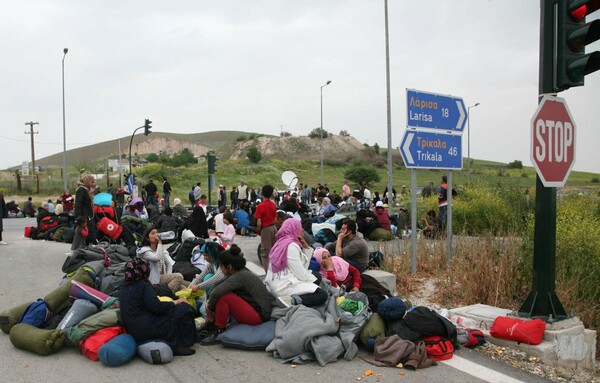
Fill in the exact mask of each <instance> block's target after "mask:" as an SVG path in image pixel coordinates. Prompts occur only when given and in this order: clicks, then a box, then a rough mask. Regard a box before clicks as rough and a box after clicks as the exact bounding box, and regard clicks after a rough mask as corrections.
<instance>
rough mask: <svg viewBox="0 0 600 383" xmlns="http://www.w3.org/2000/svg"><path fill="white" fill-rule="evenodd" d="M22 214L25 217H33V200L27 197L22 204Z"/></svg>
mask: <svg viewBox="0 0 600 383" xmlns="http://www.w3.org/2000/svg"><path fill="white" fill-rule="evenodd" d="M22 211H23V214H25V217H31V218H33V217H35V208H34V207H33V198H31V197H27V201H25V202H23V209H22Z"/></svg>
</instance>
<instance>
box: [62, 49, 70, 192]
mask: <svg viewBox="0 0 600 383" xmlns="http://www.w3.org/2000/svg"><path fill="white" fill-rule="evenodd" d="M68 51H69V48H65V49H63V58H62V96H63V100H62V101H63V105H62V106H63V191H64V190H67V130H66V125H65V57H66V56H67V52H68Z"/></svg>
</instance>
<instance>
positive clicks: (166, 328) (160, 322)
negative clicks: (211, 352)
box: [120, 258, 198, 355]
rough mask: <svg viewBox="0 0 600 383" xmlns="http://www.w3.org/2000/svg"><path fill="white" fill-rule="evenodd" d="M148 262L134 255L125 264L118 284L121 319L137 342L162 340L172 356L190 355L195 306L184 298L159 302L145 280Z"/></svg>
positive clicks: (193, 334) (195, 336)
mask: <svg viewBox="0 0 600 383" xmlns="http://www.w3.org/2000/svg"><path fill="white" fill-rule="evenodd" d="M149 276H150V265H149V264H148V262H147V261H146V260H144V259H142V258H134V259H132V260H131V261H129V262H127V263H126V265H125V281H124V283H123V286H122V287H121V295H120V303H121V320H122V321H123V326H124V327H125V330H126V331H127V333H128V334H130V335H131V336H133V337H134V339H135V340H136V341H137V342H138V343H142V342H146V341H150V340H162V341H164V342H166V343H167V344H168V345H169V346H170V347H171V348H172V349H173V354H174V355H192V354H195V353H196V351H195V350H194V349H192V348H190V347H192V346H193V345H194V343H195V341H196V340H197V337H198V335H197V332H196V325H195V324H194V309H193V308H192V306H190V305H189V304H188V303H187V301H186V300H185V299H183V298H181V299H178V300H176V301H172V302H161V301H160V300H159V299H158V298H157V296H156V292H155V291H154V288H153V287H152V284H151V283H150V281H149V280H148V277H149Z"/></svg>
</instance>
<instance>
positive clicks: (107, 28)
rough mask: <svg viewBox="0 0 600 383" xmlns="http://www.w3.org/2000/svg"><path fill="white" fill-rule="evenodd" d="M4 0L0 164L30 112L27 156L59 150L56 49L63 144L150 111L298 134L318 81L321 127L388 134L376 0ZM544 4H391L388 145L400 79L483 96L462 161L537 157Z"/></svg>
mask: <svg viewBox="0 0 600 383" xmlns="http://www.w3.org/2000/svg"><path fill="white" fill-rule="evenodd" d="M0 5H1V6H2V12H1V13H0V36H1V38H0V50H1V51H2V52H3V55H2V56H3V58H2V60H0V147H1V148H2V149H1V150H0V169H5V168H7V167H10V166H15V165H20V164H21V163H22V162H23V161H28V160H30V159H31V141H30V139H31V136H30V135H29V134H25V131H27V132H29V127H28V126H26V125H25V123H26V122H30V121H33V122H39V125H35V131H37V132H38V134H35V135H34V139H35V153H36V159H37V158H42V157H44V156H47V155H50V154H54V153H60V152H62V150H63V139H62V138H63V119H62V117H63V115H62V111H63V110H62V60H63V48H65V47H66V48H68V49H69V51H68V53H67V55H66V56H65V57H64V72H65V75H64V76H65V78H64V84H65V126H66V137H67V139H66V142H67V144H66V145H67V149H73V148H77V147H81V146H86V145H92V144H94V143H96V142H102V141H106V140H112V139H116V138H120V137H130V136H131V134H132V133H133V131H134V130H135V128H137V127H139V126H142V125H143V123H144V119H146V118H149V119H150V120H152V121H153V124H152V126H153V131H159V132H171V133H199V132H209V131H216V130H239V131H248V132H257V133H262V134H272V135H279V134H280V132H281V131H285V132H290V133H292V134H293V135H307V134H308V133H309V132H310V131H312V130H313V129H315V128H318V127H319V126H320V123H321V120H320V119H321V86H322V85H324V84H325V83H326V82H327V81H331V84H329V85H327V86H326V87H324V88H322V92H323V103H322V107H323V128H324V129H325V130H326V131H328V132H331V133H334V134H338V133H339V132H340V131H342V130H346V131H347V132H348V133H350V134H351V135H352V136H354V137H356V138H357V139H358V140H359V141H360V142H362V143H367V144H369V145H373V144H375V143H377V144H378V145H379V146H380V147H383V148H385V147H387V145H388V142H387V101H386V97H387V95H386V61H385V60H386V55H385V18H384V1H383V0H327V1H322V0H286V1H284V0H252V1H248V0H220V1H204V0H195V1H188V0H177V1H152V0H131V1H116V0H105V1H99V0H87V1H60V0H52V1H48V0H23V1H7V0H0ZM539 7H540V3H539V1H535V0H528V1H522V0H473V1H471V0H420V1H401V0H390V1H389V5H388V13H389V16H388V17H389V50H390V89H391V126H392V142H391V145H392V147H393V148H394V150H395V151H396V152H397V153H398V146H399V145H400V142H401V140H402V136H403V134H404V131H405V130H406V122H407V110H406V109H407V108H406V90H407V89H416V90H421V91H427V92H433V93H439V94H445V95H453V96H457V97H462V98H463V100H464V103H465V105H466V106H471V105H474V104H476V103H479V106H477V107H473V108H470V122H469V124H468V126H469V127H470V129H471V132H470V134H469V133H468V131H467V130H465V134H463V143H462V145H463V156H464V157H467V155H468V154H469V153H468V147H470V155H471V157H472V158H476V159H484V160H491V161H499V162H504V163H509V162H512V161H515V160H519V161H522V162H523V164H524V165H525V166H531V165H532V163H531V160H530V147H531V129H532V128H531V118H532V116H533V114H534V112H535V110H536V108H537V103H538V65H539V64H538V63H539V23H540V21H539V20H540V9H539ZM596 13H600V12H596ZM593 16H595V18H597V17H598V16H597V15H593ZM593 50H600V43H599V42H596V43H594V44H592V45H589V46H588V47H587V51H588V52H591V51H593ZM585 81H586V84H585V86H583V87H578V88H572V89H569V90H567V91H564V92H561V93H560V96H561V97H564V98H565V99H566V101H567V103H568V105H569V109H570V111H571V114H572V115H573V118H574V120H575V123H576V129H577V130H576V160H575V164H574V167H573V169H574V170H579V171H590V172H595V173H600V154H599V153H600V151H599V150H598V144H599V143H600V129H599V122H598V121H599V120H600V107H599V102H598V101H600V72H597V73H594V74H591V75H588V76H586V80H585ZM468 141H470V142H468ZM123 145H124V146H127V142H124V143H123ZM317 150H318V149H317ZM36 162H37V161H36ZM464 166H465V167H466V161H465V163H464Z"/></svg>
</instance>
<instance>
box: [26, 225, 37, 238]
mask: <svg viewBox="0 0 600 383" xmlns="http://www.w3.org/2000/svg"><path fill="white" fill-rule="evenodd" d="M36 231H37V227H35V226H25V232H24V233H23V236H24V237H27V238H31V237H32V235H31V234H32V233H35V232H36Z"/></svg>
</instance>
